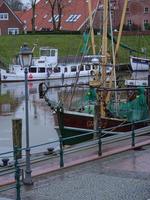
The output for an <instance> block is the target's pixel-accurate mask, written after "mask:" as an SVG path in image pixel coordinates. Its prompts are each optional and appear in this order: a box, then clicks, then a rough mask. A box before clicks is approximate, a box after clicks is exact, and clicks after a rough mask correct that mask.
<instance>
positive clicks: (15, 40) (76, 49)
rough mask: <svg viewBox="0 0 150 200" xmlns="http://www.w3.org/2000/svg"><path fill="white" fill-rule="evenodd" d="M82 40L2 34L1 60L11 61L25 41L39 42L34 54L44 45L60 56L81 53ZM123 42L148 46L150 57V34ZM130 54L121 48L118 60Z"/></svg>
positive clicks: (79, 38) (132, 45)
mask: <svg viewBox="0 0 150 200" xmlns="http://www.w3.org/2000/svg"><path fill="white" fill-rule="evenodd" d="M95 40H96V42H95V44H96V51H97V52H99V51H100V46H101V37H100V36H96V37H95ZM82 41H83V39H82V35H70V34H69V35H64V34H62V35H60V34H56V35H54V34H49V35H48V34H47V35H14V36H0V60H2V61H3V62H4V63H6V64H7V65H8V64H9V63H11V62H12V58H13V57H14V56H15V55H16V54H17V53H18V52H19V49H20V47H21V45H22V44H23V43H28V44H29V46H30V47H31V48H32V47H33V46H34V44H37V46H36V48H35V51H34V56H38V50H39V47H42V46H50V47H54V48H58V54H59V56H68V55H80V50H81V48H82ZM122 42H123V43H125V44H126V45H128V46H129V47H131V48H133V49H136V50H140V49H141V48H142V47H144V48H146V49H147V55H148V56H149V57H150V55H149V54H150V45H149V44H150V36H124V37H122ZM109 46H110V45H109ZM90 53H91V52H90ZM129 55H130V52H129V51H127V50H125V49H123V48H120V49H119V53H118V56H117V59H118V62H126V63H127V62H129Z"/></svg>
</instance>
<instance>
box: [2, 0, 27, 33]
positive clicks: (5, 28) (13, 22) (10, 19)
mask: <svg viewBox="0 0 150 200" xmlns="http://www.w3.org/2000/svg"><path fill="white" fill-rule="evenodd" d="M0 14H1V19H0V34H1V35H7V34H8V33H11V31H14V33H19V32H21V31H22V30H23V23H22V21H21V20H20V19H19V18H18V17H17V15H16V14H15V13H14V12H13V11H12V10H11V9H10V8H9V6H8V5H7V3H6V2H4V1H3V2H1V3H0ZM12 33H13V32H12Z"/></svg>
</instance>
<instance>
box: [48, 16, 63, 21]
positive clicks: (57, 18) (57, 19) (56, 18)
mask: <svg viewBox="0 0 150 200" xmlns="http://www.w3.org/2000/svg"><path fill="white" fill-rule="evenodd" d="M62 16H63V15H62ZM62 16H61V17H62ZM54 20H55V22H58V21H59V15H54ZM48 22H50V23H51V22H52V17H51V18H50V19H49V20H48Z"/></svg>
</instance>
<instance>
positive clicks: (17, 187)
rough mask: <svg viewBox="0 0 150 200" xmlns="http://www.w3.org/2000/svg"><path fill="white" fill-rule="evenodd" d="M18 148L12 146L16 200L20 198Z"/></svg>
mask: <svg viewBox="0 0 150 200" xmlns="http://www.w3.org/2000/svg"><path fill="white" fill-rule="evenodd" d="M19 151H20V150H18V148H17V147H16V146H15V147H14V155H15V180H16V200H21V196H20V187H21V185H20V168H19V164H18V154H19Z"/></svg>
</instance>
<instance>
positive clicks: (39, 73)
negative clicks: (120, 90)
mask: <svg viewBox="0 0 150 200" xmlns="http://www.w3.org/2000/svg"><path fill="white" fill-rule="evenodd" d="M98 59H100V58H96V56H88V57H87V58H85V59H84V60H85V61H84V62H81V61H80V62H79V61H78V62H76V63H73V62H71V63H67V64H62V63H60V64H58V49H53V48H48V47H42V48H40V57H39V58H33V60H32V65H31V67H30V68H29V71H28V80H30V81H35V80H46V79H48V80H54V79H65V78H76V77H88V76H91V75H93V76H94V74H95V70H97V69H99V70H101V67H100V65H99V60H98ZM81 63H82V64H81ZM111 69H112V67H111V65H110V66H107V67H106V72H107V73H110V72H111ZM24 77H25V75H24V69H23V68H22V67H21V65H20V64H19V60H17V64H12V65H10V66H9V72H7V71H6V70H3V69H0V81H1V82H16V81H24Z"/></svg>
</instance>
